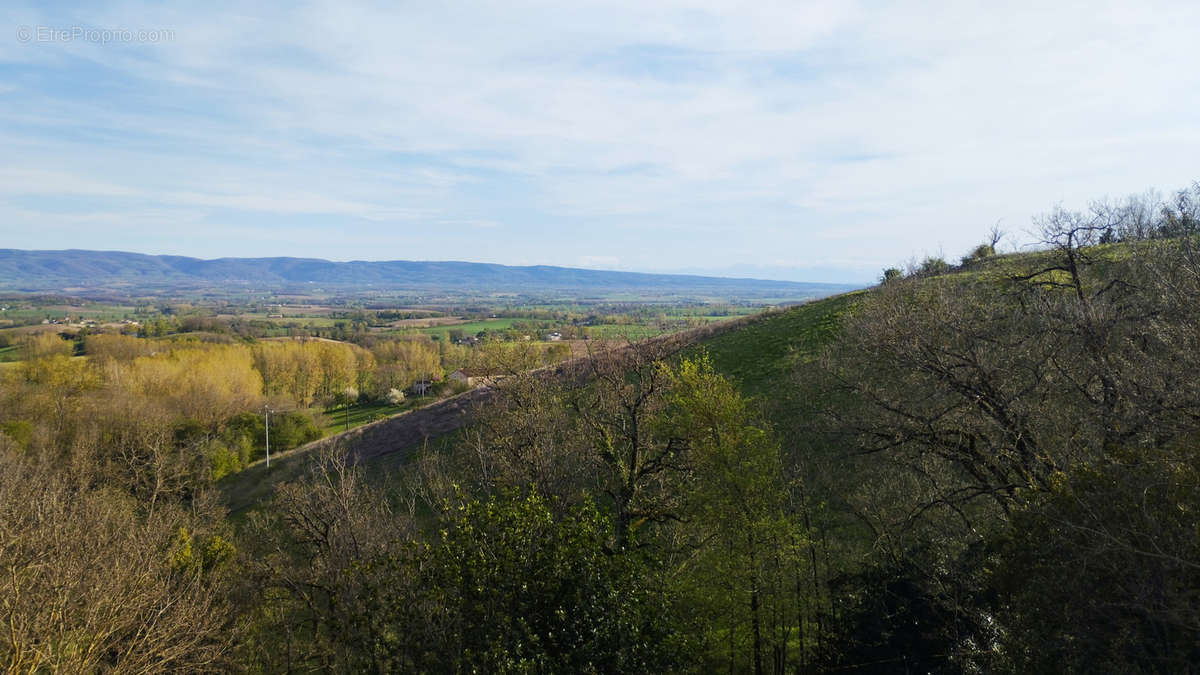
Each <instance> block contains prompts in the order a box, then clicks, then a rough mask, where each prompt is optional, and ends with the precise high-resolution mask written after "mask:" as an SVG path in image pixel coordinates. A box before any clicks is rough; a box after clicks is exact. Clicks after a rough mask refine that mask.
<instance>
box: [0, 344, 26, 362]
mask: <svg viewBox="0 0 1200 675" xmlns="http://www.w3.org/2000/svg"><path fill="white" fill-rule="evenodd" d="M20 358H21V356H20V354H19V353H18V352H17V346H16V345H9V346H8V347H0V363H4V362H7V361H17V360H19V359H20Z"/></svg>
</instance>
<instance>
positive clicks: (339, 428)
mask: <svg viewBox="0 0 1200 675" xmlns="http://www.w3.org/2000/svg"><path fill="white" fill-rule="evenodd" d="M434 400H436V399H435V398H434V397H431V396H422V397H420V398H406V399H405V400H404V402H403V403H401V404H400V405H391V404H389V403H359V404H355V405H352V406H350V414H349V415H348V416H347V414H346V409H345V408H344V407H336V408H326V409H325V410H324V411H323V412H324V413H325V419H326V422H327V423H326V424H325V426H324V427H322V429H321V431H322V432H324V433H323V435H325V436H329V435H331V434H336V433H340V432H343V431H346V430H347V429H348V428H349V429H353V428H354V427H358V426H362V425H364V424H368V423H370V422H375V421H378V420H381V419H384V418H386V417H391V416H392V415H399V414H400V413H402V412H404V411H405V410H412V409H413V408H419V407H421V406H423V405H426V404H428V403H431V402H433V401H434ZM347 418H348V419H349V427H347V424H346V423H347Z"/></svg>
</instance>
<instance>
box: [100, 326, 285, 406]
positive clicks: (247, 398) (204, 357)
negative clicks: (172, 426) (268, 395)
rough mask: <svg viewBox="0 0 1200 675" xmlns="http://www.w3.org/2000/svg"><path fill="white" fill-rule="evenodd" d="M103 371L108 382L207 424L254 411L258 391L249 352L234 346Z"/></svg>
mask: <svg viewBox="0 0 1200 675" xmlns="http://www.w3.org/2000/svg"><path fill="white" fill-rule="evenodd" d="M108 372H109V382H110V383H113V384H115V385H118V386H121V387H122V388H123V389H125V390H126V391H129V392H133V393H135V394H138V395H141V396H145V397H147V398H152V399H155V400H158V401H162V402H165V403H167V405H168V407H170V408H171V409H173V410H176V411H178V413H179V414H181V415H182V416H183V417H186V418H189V419H194V420H198V421H200V422H202V423H204V424H210V425H215V424H218V423H219V422H221V421H222V420H225V419H228V418H229V417H231V416H233V415H234V414H236V413H238V412H240V411H242V410H247V409H250V408H254V407H257V406H258V405H259V403H260V400H261V397H262V390H263V384H262V378H261V377H260V376H259V374H258V371H257V370H255V368H254V359H253V357H252V355H251V353H250V350H249V349H247V348H246V347H243V346H240V345H237V346H232V345H203V346H196V347H189V348H185V349H174V350H171V351H169V352H166V353H164V354H156V355H154V356H139V357H137V358H135V359H134V360H133V361H132V362H129V363H113V364H110V365H109V366H108Z"/></svg>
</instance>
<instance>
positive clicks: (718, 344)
mask: <svg viewBox="0 0 1200 675" xmlns="http://www.w3.org/2000/svg"><path fill="white" fill-rule="evenodd" d="M864 294H865V291H856V292H853V293H846V294H844V295H838V296H834V297H832V298H826V299H824V300H816V301H814V302H810V303H807V304H804V305H800V306H798V307H791V308H788V309H785V310H781V311H777V312H768V313H765V314H762V315H761V316H759V317H757V318H755V319H751V320H749V321H747V322H746V323H744V324H742V325H740V326H738V327H737V328H736V329H734V330H731V331H728V332H725V333H720V334H718V335H715V336H713V337H711V338H709V339H707V340H705V341H703V342H701V343H700V344H699V345H697V347H696V348H693V349H692V350H690V353H695V352H696V351H698V350H699V349H701V348H702V349H704V350H705V351H707V352H708V354H709V356H710V358H711V359H712V362H713V366H714V367H715V368H716V369H717V371H718V372H720V373H721V374H723V375H725V376H726V377H729V378H731V379H733V380H734V381H736V382H737V384H738V385H739V386H740V387H741V389H742V392H743V393H744V394H747V395H750V396H760V397H765V396H770V395H771V394H772V393H773V392H775V391H777V390H779V388H781V387H785V386H787V382H788V381H789V379H790V377H791V373H792V372H793V370H794V369H795V367H796V366H797V365H798V364H800V363H804V362H807V361H811V360H812V359H814V358H816V357H817V356H818V355H820V353H821V350H822V349H824V348H825V346H827V345H828V344H830V343H831V342H832V341H833V340H834V339H836V337H837V330H838V326H839V325H840V320H841V318H842V317H843V316H844V315H845V314H846V313H847V312H849V311H851V310H852V309H853V308H854V305H855V303H856V302H857V301H858V300H860V299H861V298H862V297H863V296H864Z"/></svg>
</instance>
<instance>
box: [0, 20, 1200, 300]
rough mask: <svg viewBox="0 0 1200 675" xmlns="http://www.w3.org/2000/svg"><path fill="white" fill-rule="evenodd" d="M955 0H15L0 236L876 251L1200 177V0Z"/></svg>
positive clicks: (305, 246) (629, 255)
mask: <svg viewBox="0 0 1200 675" xmlns="http://www.w3.org/2000/svg"><path fill="white" fill-rule="evenodd" d="M936 4H938V3H915V2H914V3H908V5H907V6H905V5H901V4H887V3H858V4H856V3H852V2H834V3H828V4H822V3H807V2H786V3H775V2H769V1H767V0H760V1H758V2H753V3H745V2H742V3H733V2H730V3H722V2H676V1H674V0H667V1H663V2H647V1H645V0H642V1H637V2H626V3H620V2H618V3H609V2H591V1H588V0H568V1H564V0H555V1H553V2H545V3H538V2H524V1H520V0H511V1H505V2H488V3H471V4H468V3H457V2H450V1H442V0H438V1H436V2H435V1H424V2H389V3H379V4H377V5H376V4H356V3H353V2H347V1H345V0H338V1H336V2H329V3H313V4H303V5H296V6H293V5H292V4H291V3H287V4H281V5H278V6H275V7H270V6H269V5H268V4H267V3H245V2H236V3H230V4H227V5H223V4H222V3H220V2H211V1H209V2H204V3H195V4H189V3H161V2H154V3H147V4H138V3H117V4H105V3H99V2H88V3H83V4H80V5H75V6H72V5H68V6H57V5H54V4H51V3H36V4H30V5H28V6H26V7H21V6H19V5H13V4H12V3H6V8H5V9H0V18H2V21H0V24H3V25H2V26H0V28H2V30H3V31H4V32H3V34H0V248H39V249H45V248H50V249H53V248H95V249H115V250H130V251H138V252H144V253H171V254H181V255H192V256H198V257H206V258H209V257H221V256H269V255H289V256H306V257H323V258H329V259H335V260H352V259H360V260H387V259H417V260H470V261H488V262H500V263H508V264H557V265H568V266H588V267H602V268H614V269H629V270H644V271H674V270H687V271H706V272H713V273H721V274H737V275H748V276H766V277H772V278H786V279H797V280H811V281H868V280H871V279H872V278H874V277H875V276H877V275H878V273H879V270H880V268H882V267H884V266H886V265H890V264H894V263H898V262H903V261H904V260H907V259H909V258H910V257H913V256H922V255H925V254H938V253H942V254H944V255H946V256H947V257H957V256H959V255H961V254H962V253H963V252H964V251H965V250H966V249H967V248H969V247H970V246H971V245H972V244H974V243H977V242H978V241H979V240H980V239H981V238H982V237H983V236H984V234H985V233H986V231H987V230H988V228H989V227H991V225H992V224H993V223H996V222H997V221H999V222H1000V223H1001V226H1002V227H1003V228H1004V229H1007V230H1010V231H1012V232H1014V233H1017V234H1020V233H1021V232H1023V231H1026V230H1028V229H1030V227H1031V225H1030V219H1031V218H1032V217H1033V216H1035V215H1036V214H1038V213H1042V212H1044V211H1046V210H1048V209H1050V208H1051V207H1053V206H1055V205H1056V204H1062V205H1063V206H1066V207H1068V208H1071V207H1082V206H1084V205H1085V204H1086V202H1087V201H1088V200H1089V199H1093V198H1099V197H1105V196H1109V197H1120V196H1123V195H1126V194H1129V193H1133V192H1142V191H1144V190H1146V189H1148V188H1158V189H1161V190H1163V191H1170V190H1173V189H1177V188H1181V187H1184V186H1186V185H1188V184H1190V183H1191V181H1193V180H1196V179H1197V178H1200V171H1198V170H1197V167H1198V166H1200V164H1198V163H1197V159H1196V158H1197V156H1200V112H1197V111H1200V67H1198V66H1197V59H1200V57H1197V55H1196V52H1195V42H1196V35H1197V32H1198V31H1200V3H1195V2H1179V3H1155V2H1137V3H1134V2H1128V3H1103V2H1089V3H1080V4H1077V5H1076V4H1073V3H1069V2H1054V3H1046V2H1039V3H1030V4H1029V5H1013V4H1008V3H1004V2H986V3H977V4H976V3H969V2H946V3H944V4H943V5H942V6H940V7H935V5H936ZM918 8H919V9H918ZM1021 236H1022V237H1023V238H1024V235H1021Z"/></svg>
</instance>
